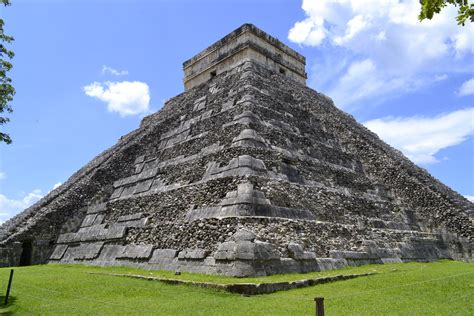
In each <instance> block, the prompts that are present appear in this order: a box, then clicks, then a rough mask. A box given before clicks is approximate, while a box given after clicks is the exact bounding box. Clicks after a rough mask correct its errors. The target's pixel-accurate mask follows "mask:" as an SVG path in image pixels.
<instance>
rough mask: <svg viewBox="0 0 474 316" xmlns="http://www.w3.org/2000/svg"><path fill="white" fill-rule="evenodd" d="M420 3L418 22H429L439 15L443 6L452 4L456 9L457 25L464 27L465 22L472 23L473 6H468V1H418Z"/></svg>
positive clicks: (473, 17) (473, 19)
mask: <svg viewBox="0 0 474 316" xmlns="http://www.w3.org/2000/svg"><path fill="white" fill-rule="evenodd" d="M420 3H421V11H420V15H419V16H418V18H419V19H420V21H423V20H424V19H429V20H431V19H432V18H433V15H434V14H435V13H440V12H441V10H442V9H443V8H444V7H445V6H447V5H448V4H452V5H454V6H455V7H457V8H458V16H457V17H456V20H457V21H458V24H459V25H462V26H464V25H465V23H466V21H467V20H469V21H471V22H474V4H472V3H471V4H470V3H469V0H420Z"/></svg>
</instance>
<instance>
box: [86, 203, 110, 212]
mask: <svg viewBox="0 0 474 316" xmlns="http://www.w3.org/2000/svg"><path fill="white" fill-rule="evenodd" d="M106 209H107V203H100V204H95V205H89V206H88V207H87V214H94V213H101V212H104V211H105V210H106Z"/></svg>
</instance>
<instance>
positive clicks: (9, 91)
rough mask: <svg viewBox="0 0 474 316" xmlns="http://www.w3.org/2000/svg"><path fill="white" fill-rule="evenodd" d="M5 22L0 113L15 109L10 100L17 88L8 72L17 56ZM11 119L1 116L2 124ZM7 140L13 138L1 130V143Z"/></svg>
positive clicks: (0, 48) (0, 33)
mask: <svg viewBox="0 0 474 316" xmlns="http://www.w3.org/2000/svg"><path fill="white" fill-rule="evenodd" d="M0 1H1V3H3V5H4V6H5V7H6V6H9V5H10V4H11V3H10V0H0ZM3 26H4V22H3V19H2V18H0V113H3V112H5V111H6V112H8V113H11V112H12V111H13V109H12V107H11V106H10V104H9V102H10V101H12V100H13V96H14V95H15V88H13V86H12V85H11V82H12V80H11V78H9V77H8V76H7V72H8V71H10V69H12V66H13V65H12V63H11V62H10V60H11V59H12V58H13V56H15V54H14V53H13V51H11V50H9V49H7V48H6V47H5V45H4V43H11V42H12V41H13V37H11V36H8V35H6V34H5V33H4V32H3ZM8 121H10V119H9V118H8V117H3V116H0V126H1V125H4V124H5V123H7V122H8ZM1 142H5V143H7V144H11V142H12V140H11V138H10V135H8V134H5V133H2V132H0V143H1Z"/></svg>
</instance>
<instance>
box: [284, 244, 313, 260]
mask: <svg viewBox="0 0 474 316" xmlns="http://www.w3.org/2000/svg"><path fill="white" fill-rule="evenodd" d="M287 248H288V253H289V255H290V258H292V259H295V260H315V259H316V254H315V253H314V252H308V251H303V247H301V246H300V245H299V244H296V243H289V244H288V246H287Z"/></svg>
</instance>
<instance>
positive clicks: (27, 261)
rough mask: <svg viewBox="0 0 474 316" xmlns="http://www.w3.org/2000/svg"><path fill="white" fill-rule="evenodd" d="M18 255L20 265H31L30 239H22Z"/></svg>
mask: <svg viewBox="0 0 474 316" xmlns="http://www.w3.org/2000/svg"><path fill="white" fill-rule="evenodd" d="M21 246H22V251H21V257H20V266H29V265H31V257H32V255H33V243H32V242H31V241H24V242H23V244H22V245H21Z"/></svg>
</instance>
